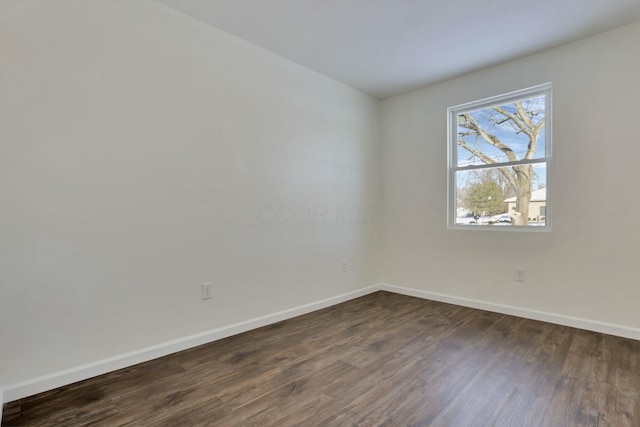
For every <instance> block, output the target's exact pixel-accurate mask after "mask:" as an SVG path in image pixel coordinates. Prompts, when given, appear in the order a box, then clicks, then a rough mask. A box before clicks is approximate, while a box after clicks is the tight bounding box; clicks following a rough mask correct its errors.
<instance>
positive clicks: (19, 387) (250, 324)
mask: <svg viewBox="0 0 640 427" xmlns="http://www.w3.org/2000/svg"><path fill="white" fill-rule="evenodd" d="M376 291H388V292H394V293H397V294H401V295H407V296H413V297H417V298H422V299H428V300H433V301H440V302H445V303H449V304H456V305H460V306H463V307H470V308H477V309H481V310H487V311H492V312H496V313H501V314H509V315H512V316H518V317H523V318H527V319H533V320H540V321H543V322H549V323H555V324H558V325H564V326H570V327H574V328H580V329H585V330H589V331H594V332H602V333H605V334H610V335H616V336H620V337H624V338H632V339H636V340H640V329H638V328H632V327H627V326H622V325H615V324H611V323H605V322H598V321H594V320H589V319H583V318H578V317H571V316H565V315H562V314H556V313H549V312H544V311H538V310H531V309H527V308H522V307H514V306H510V305H505V304H498V303H492V302H488V301H481V300H474V299H470V298H462V297H457V296H452V295H446V294H439V293H435V292H429V291H423V290H419V289H412V288H403V287H399V286H393V285H389V284H385V283H380V284H378V285H374V286H369V287H367V288H363V289H358V290H356V291H353V292H348V293H345V294H342V295H338V296H335V297H331V298H327V299H324V300H321V301H316V302H313V303H309V304H305V305H302V306H299V307H294V308H291V309H288V310H283V311H280V312H277V313H273V314H269V315H266V316H262V317H257V318H255V319H250V320H247V321H244V322H240V323H236V324H233V325H229V326H225V327H222V328H217V329H213V330H210V331H206V332H203V333H200V334H195V335H191V336H188V337H184V338H180V339H177V340H173V341H168V342H165V343H161V344H158V345H155V346H152V347H147V348H143V349H140V350H137V351H133V352H130V353H126V354H122V355H118V356H114V357H111V358H108V359H104V360H99V361H96V362H93V363H88V364H86V365H81V366H78V367H75V368H71V369H67V370H64V371H60V372H54V373H52V374H49V375H45V376H42V377H38V378H34V379H31V380H27V381H23V382H20V383H16V384H12V385H9V386H6V387H5V388H4V389H0V419H1V417H2V404H4V403H7V402H11V401H14V400H17V399H22V398H24V397H27V396H32V395H34V394H37V393H41V392H43V391H47V390H52V389H54V388H58V387H62V386H65V385H69V384H72V383H75V382H78V381H82V380H86V379H89V378H93V377H95V376H98V375H102V374H105V373H108V372H112V371H115V370H118V369H122V368H126V367H129V366H133V365H136V364H138V363H143V362H147V361H149V360H153V359H157V358H158V357H162V356H166V355H169V354H172V353H176V352H178V351H182V350H186V349H189V348H193V347H197V346H199V345H202V344H207V343H210V342H213V341H217V340H220V339H222V338H226V337H229V336H232V335H236V334H240V333H242V332H247V331H250V330H252V329H256V328H260V327H262V326H266V325H270V324H272V323H276V322H279V321H281V320H286V319H290V318H292V317H296V316H300V315H302V314H307V313H310V312H312V311H315V310H319V309H322V308H326V307H330V306H332V305H336V304H340V303H342V302H345V301H349V300H351V299H354V298H358V297H361V296H364V295H368V294H370V293H373V292H376Z"/></svg>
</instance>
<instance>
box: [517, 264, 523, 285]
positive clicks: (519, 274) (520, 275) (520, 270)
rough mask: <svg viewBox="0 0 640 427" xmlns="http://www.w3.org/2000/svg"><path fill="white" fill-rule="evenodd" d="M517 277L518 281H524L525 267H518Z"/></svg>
mask: <svg viewBox="0 0 640 427" xmlns="http://www.w3.org/2000/svg"><path fill="white" fill-rule="evenodd" d="M515 279H516V282H521V283H524V268H520V267H516V270H515Z"/></svg>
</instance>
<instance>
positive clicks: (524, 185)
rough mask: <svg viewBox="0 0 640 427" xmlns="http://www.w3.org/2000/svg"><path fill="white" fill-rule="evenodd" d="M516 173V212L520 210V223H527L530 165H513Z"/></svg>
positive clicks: (529, 197)
mask: <svg viewBox="0 0 640 427" xmlns="http://www.w3.org/2000/svg"><path fill="white" fill-rule="evenodd" d="M513 170H514V172H515V175H516V193H517V196H516V212H520V214H521V220H520V222H521V223H520V224H517V225H527V224H529V202H530V201H531V176H532V175H533V168H532V167H531V165H525V166H514V167H513Z"/></svg>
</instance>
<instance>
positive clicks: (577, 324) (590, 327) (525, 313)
mask: <svg viewBox="0 0 640 427" xmlns="http://www.w3.org/2000/svg"><path fill="white" fill-rule="evenodd" d="M378 289H380V290H382V291H388V292H394V293H397V294H402V295H407V296H412V297H417V298H423V299H428V300H433V301H439V302H446V303H449V304H455V305H460V306H463V307H470V308H477V309H480V310H486V311H492V312H495V313H500V314H509V315H511V316H517V317H523V318H525V319H532V320H540V321H542V322H548V323H555V324H557V325H563V326H570V327H572V328H579V329H585V330H587V331H593V332H601V333H604V334H609V335H615V336H619V337H624V338H631V339H635V340H640V329H638V328H632V327H629V326H623V325H616V324H613V323H606V322H599V321H595V320H590V319H583V318H580V317H572V316H565V315H564V314H557V313H549V312H546V311H539V310H532V309H528V308H522V307H515V306H511V305H505V304H498V303H493V302H488V301H481V300H475V299H470V298H462V297H456V296H453V295H446V294H439V293H435V292H429V291H423V290H419V289H412V288H403V287H400V286H393V285H388V284H386V283H381V284H379V285H378Z"/></svg>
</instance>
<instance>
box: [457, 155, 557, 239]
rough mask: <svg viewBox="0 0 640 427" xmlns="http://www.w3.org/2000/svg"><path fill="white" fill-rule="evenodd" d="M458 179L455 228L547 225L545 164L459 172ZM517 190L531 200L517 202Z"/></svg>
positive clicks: (518, 200)
mask: <svg viewBox="0 0 640 427" xmlns="http://www.w3.org/2000/svg"><path fill="white" fill-rule="evenodd" d="M455 179H456V195H455V196H456V203H455V206H456V212H455V216H456V219H455V224H456V225H486V226H505V225H526V226H544V225H545V219H546V206H547V196H546V181H547V164H546V163H535V164H526V165H518V166H510V167H502V168H486V169H472V170H463V171H457V172H456V177H455ZM527 183H530V184H527ZM527 185H529V187H527ZM518 187H520V193H521V194H528V190H529V189H530V191H531V198H529V199H527V197H526V196H525V197H524V198H523V197H520V198H518V197H517V194H518ZM523 210H524V211H526V212H527V213H526V217H525V214H524V213H523V212H522V211H523Z"/></svg>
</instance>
